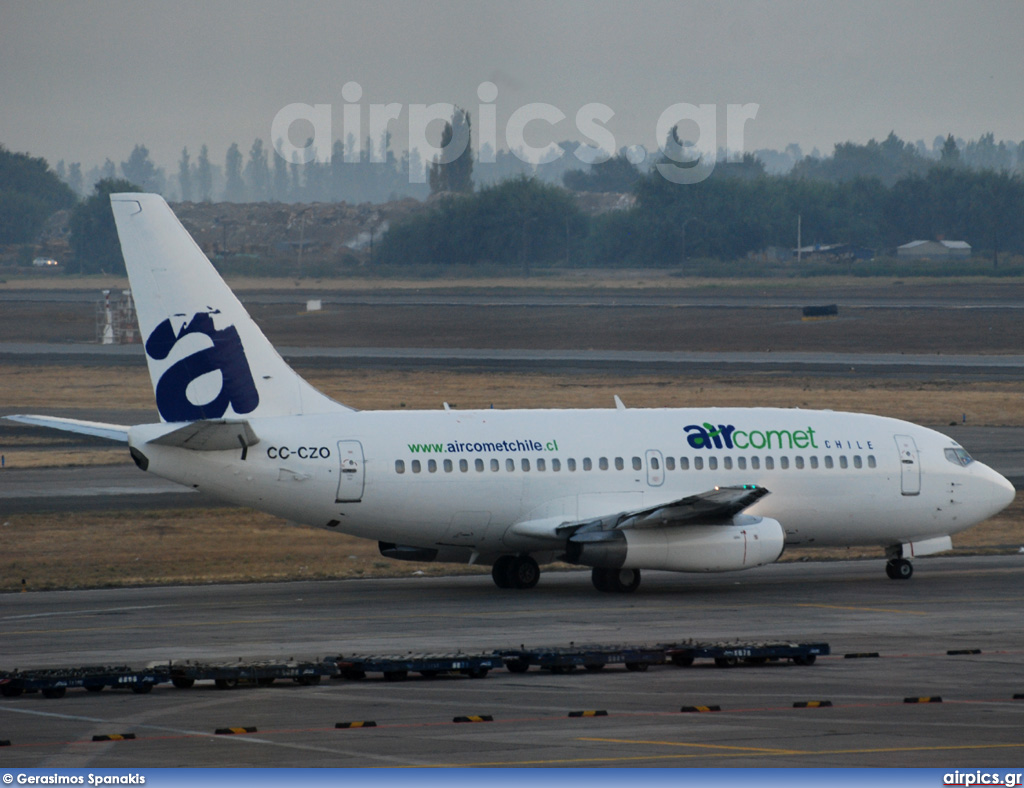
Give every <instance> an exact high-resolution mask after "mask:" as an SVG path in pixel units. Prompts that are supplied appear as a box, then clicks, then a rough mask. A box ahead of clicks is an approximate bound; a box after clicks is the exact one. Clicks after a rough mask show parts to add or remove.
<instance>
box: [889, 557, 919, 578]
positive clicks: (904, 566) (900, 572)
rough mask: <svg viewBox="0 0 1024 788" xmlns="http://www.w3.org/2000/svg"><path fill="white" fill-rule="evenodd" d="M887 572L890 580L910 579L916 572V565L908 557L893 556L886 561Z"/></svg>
mask: <svg viewBox="0 0 1024 788" xmlns="http://www.w3.org/2000/svg"><path fill="white" fill-rule="evenodd" d="M885 574H886V575H887V576H888V577H889V579H890V580H909V579H910V577H911V576H912V575H913V574H914V565H913V564H912V563H910V561H908V560H907V559H906V558H893V559H891V560H890V561H888V562H886V564H885Z"/></svg>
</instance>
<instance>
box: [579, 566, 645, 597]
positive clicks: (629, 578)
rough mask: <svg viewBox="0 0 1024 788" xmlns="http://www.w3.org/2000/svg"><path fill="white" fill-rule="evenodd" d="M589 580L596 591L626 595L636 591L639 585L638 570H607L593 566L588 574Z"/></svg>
mask: <svg viewBox="0 0 1024 788" xmlns="http://www.w3.org/2000/svg"><path fill="white" fill-rule="evenodd" d="M590 580H591V582H592V583H593V584H594V588H596V589H597V590H598V591H605V592H608V593H617V594H628V593H630V592H632V591H636V589H637V587H638V586H639V585H640V570H639V569H608V568H604V567H599V566H595V567H594V568H593V569H592V570H591V572H590Z"/></svg>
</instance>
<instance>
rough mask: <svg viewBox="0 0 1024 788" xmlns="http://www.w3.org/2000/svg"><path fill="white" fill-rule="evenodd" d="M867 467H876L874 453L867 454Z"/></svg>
mask: <svg viewBox="0 0 1024 788" xmlns="http://www.w3.org/2000/svg"><path fill="white" fill-rule="evenodd" d="M868 467H869V468H877V467H878V463H877V462H875V455H874V454H869V455H868Z"/></svg>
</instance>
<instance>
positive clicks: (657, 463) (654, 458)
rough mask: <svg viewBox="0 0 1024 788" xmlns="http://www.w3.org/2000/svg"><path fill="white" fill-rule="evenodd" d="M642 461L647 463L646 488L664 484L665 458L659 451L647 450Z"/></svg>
mask: <svg viewBox="0 0 1024 788" xmlns="http://www.w3.org/2000/svg"><path fill="white" fill-rule="evenodd" d="M644 460H645V461H646V462H647V484H648V486H650V487H661V485H663V484H664V483H665V458H664V457H662V456H661V452H660V451H656V450H655V449H648V450H647V454H646V456H645V457H644Z"/></svg>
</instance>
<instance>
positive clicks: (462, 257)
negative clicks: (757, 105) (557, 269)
mask: <svg viewBox="0 0 1024 788" xmlns="http://www.w3.org/2000/svg"><path fill="white" fill-rule="evenodd" d="M605 166H607V167H608V168H609V169H610V170H615V171H616V172H620V171H622V170H623V169H624V168H623V166H622V163H621V162H615V160H614V159H613V160H609V162H607V163H606V164H605V165H596V166H595V167H594V171H595V172H596V173H597V174H595V175H594V178H595V179H598V180H599V179H600V175H599V173H600V170H601V168H602V167H605ZM630 177H631V178H632V179H633V182H632V187H631V191H632V193H633V194H634V195H635V204H634V205H633V207H631V208H629V209H627V210H616V211H608V212H606V213H603V214H600V215H598V216H588V215H585V214H584V213H583V212H582V211H581V210H580V208H579V207H578V204H577V202H576V201H575V200H572V199H569V193H568V192H567V191H566V190H564V189H561V188H558V187H555V186H552V185H549V184H543V183H541V182H539V181H537V180H536V179H527V178H524V177H521V178H519V179H515V180H511V181H506V182H503V183H501V184H497V185H495V186H491V187H487V188H484V189H481V190H480V191H479V192H477V193H475V194H471V195H463V196H451V197H448V198H445V199H443V200H442V201H441V202H440V203H439V204H438V205H436V206H435V207H433V208H432V209H431V210H430V211H429V212H427V213H425V214H421V215H419V216H417V217H415V218H413V219H411V220H410V221H408V222H406V223H404V224H401V225H398V226H396V227H393V228H392V229H391V230H390V231H389V232H388V233H387V234H386V235H385V236H384V238H383V240H382V242H381V244H380V249H379V258H378V260H379V261H380V262H382V263H386V264H389V265H417V264H431V265H447V264H458V265H486V264H498V265H501V266H505V267H513V268H514V267H515V266H522V265H524V263H523V261H524V260H533V261H535V262H538V263H544V264H552V263H558V262H559V261H562V260H565V261H567V262H568V263H569V264H570V265H582V266H598V267H609V266H611V267H614V266H636V267H649V266H679V267H683V268H685V267H686V266H687V265H688V264H689V263H690V262H691V261H693V260H695V259H705V260H719V261H723V260H737V259H742V258H745V257H747V256H749V255H751V254H754V253H758V252H762V251H763V250H765V249H768V248H770V247H779V248H780V249H782V250H783V252H782V253H783V254H787V253H788V252H789V250H791V249H792V248H793V247H795V246H796V240H797V224H798V221H799V223H800V225H801V229H802V242H803V244H805V245H815V244H818V245H825V244H852V245H855V246H858V247H863V248H865V249H870V250H872V251H874V252H875V253H878V254H882V255H884V254H891V253H892V252H893V251H894V250H895V248H896V247H897V246H899V245H901V244H904V243H907V242H909V241H912V240H918V239H943V238H944V239H947V240H963V241H967V242H968V243H970V244H971V245H972V247H973V248H974V251H975V253H979V252H983V253H985V254H987V255H989V256H990V257H991V259H992V262H993V263H994V264H995V265H998V263H999V256H1000V254H1003V253H1011V254H1016V255H1024V221H1022V219H1024V179H1022V177H1021V176H1020V175H1015V174H1009V173H1006V172H996V171H993V170H983V171H975V170H971V169H968V168H966V167H962V166H959V165H957V164H955V163H951V162H947V163H944V164H943V163H939V164H936V165H934V166H932V167H930V168H928V169H927V170H926V171H924V172H913V173H910V174H907V175H904V176H903V177H900V178H899V179H897V180H894V181H893V182H892V183H891V184H887V183H886V182H885V181H883V179H881V178H880V177H877V176H872V177H862V176H854V177H850V178H846V179H836V180H825V179H821V178H817V177H813V176H812V175H810V174H801V173H791V174H790V175H786V176H781V175H769V174H767V173H765V172H764V167H763V165H762V164H761V162H759V161H758V160H757V159H755V158H754V157H753V156H750V155H748V156H745V157H743V158H742V159H741V160H739V161H737V162H731V163H726V164H719V165H718V166H716V167H715V169H714V171H713V172H712V173H711V175H710V177H708V178H707V179H706V180H704V181H702V182H700V183H697V184H691V185H678V184H675V183H672V182H671V181H669V180H667V179H665V178H664V177H662V176H661V175H660V174H659V173H658V172H657V171H650V172H647V173H642V174H641V173H633V174H631V175H630Z"/></svg>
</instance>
